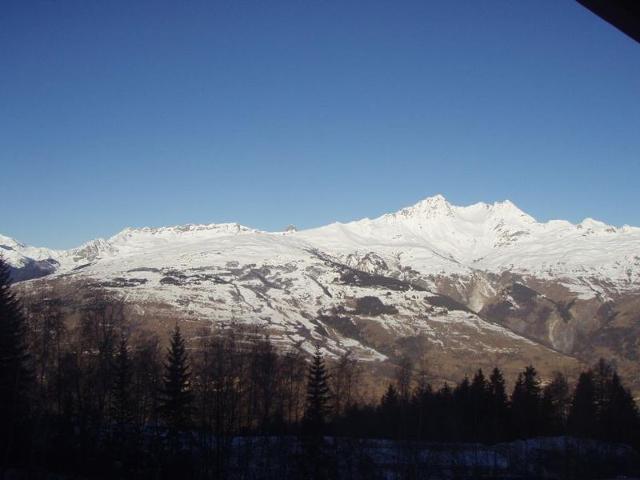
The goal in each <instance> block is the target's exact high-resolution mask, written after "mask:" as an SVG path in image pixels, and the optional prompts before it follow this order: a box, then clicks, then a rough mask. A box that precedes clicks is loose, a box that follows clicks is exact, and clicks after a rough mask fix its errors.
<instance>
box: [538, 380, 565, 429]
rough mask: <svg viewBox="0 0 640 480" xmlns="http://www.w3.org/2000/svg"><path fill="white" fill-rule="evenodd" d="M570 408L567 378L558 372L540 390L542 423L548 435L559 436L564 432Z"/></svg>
mask: <svg viewBox="0 0 640 480" xmlns="http://www.w3.org/2000/svg"><path fill="white" fill-rule="evenodd" d="M570 406H571V391H570V389H569V383H568V382H567V378H566V377H565V376H564V375H563V374H562V373H560V372H556V373H554V375H553V379H552V380H551V382H549V383H548V384H547V385H545V387H544V388H543V390H542V421H543V427H544V431H543V433H545V434H548V435H559V434H560V433H562V432H563V431H564V428H565V426H566V422H567V416H568V414H569V407H570Z"/></svg>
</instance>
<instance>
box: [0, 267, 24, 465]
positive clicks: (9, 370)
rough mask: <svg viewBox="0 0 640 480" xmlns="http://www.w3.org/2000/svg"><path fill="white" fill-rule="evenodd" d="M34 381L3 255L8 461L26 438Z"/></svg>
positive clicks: (2, 415) (0, 416) (3, 423)
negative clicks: (26, 425) (31, 389)
mask: <svg viewBox="0 0 640 480" xmlns="http://www.w3.org/2000/svg"><path fill="white" fill-rule="evenodd" d="M31 382H32V375H31V369H30V355H29V351H28V348H27V341H26V319H25V317H24V315H23V314H22V309H21V305H20V301H19V300H18V298H17V297H16V295H15V293H14V292H13V291H12V289H11V282H10V275H9V265H8V264H7V263H6V262H5V261H4V260H3V259H2V257H0V431H2V433H0V442H1V445H0V447H1V448H2V452H1V454H2V456H3V458H2V461H3V463H5V464H6V462H7V461H8V458H9V456H12V457H13V456H14V454H15V453H16V452H15V450H16V449H17V448H19V446H20V445H19V443H21V442H23V441H25V440H26V438H25V434H26V431H27V429H26V428H25V423H26V421H27V419H28V418H29V405H30V401H29V400H30V388H31Z"/></svg>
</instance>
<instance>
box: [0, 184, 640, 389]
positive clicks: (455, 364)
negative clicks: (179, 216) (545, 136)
mask: <svg viewBox="0 0 640 480" xmlns="http://www.w3.org/2000/svg"><path fill="white" fill-rule="evenodd" d="M0 248H2V249H3V251H4V252H8V254H7V253H5V256H6V258H7V259H8V261H9V262H10V263H11V264H12V265H13V267H14V268H15V272H16V275H15V278H16V280H20V279H24V278H26V277H28V276H29V273H30V271H29V268H28V266H29V265H34V263H30V262H40V263H35V265H38V266H41V265H44V267H42V268H41V269H40V270H38V271H37V272H35V273H36V274H34V275H32V276H33V277H36V276H41V275H42V274H46V276H44V277H43V278H39V279H34V280H32V281H29V282H21V283H20V288H21V289H22V290H23V292H24V293H25V295H31V296H32V297H37V296H38V294H39V293H38V292H42V291H43V289H51V288H54V287H56V288H58V287H60V286H61V285H74V289H75V291H76V292H81V291H84V290H91V289H104V290H107V291H110V292H112V293H115V294H117V295H120V296H123V297H125V298H126V299H127V301H128V302H129V303H130V304H131V305H135V306H136V307H137V309H136V312H138V313H137V314H139V315H142V316H146V317H148V318H152V317H153V318H169V317H175V316H179V317H180V318H183V319H185V320H190V321H193V322H199V324H201V325H203V326H205V327H206V326H207V325H217V326H220V325H226V326H228V325H234V324H238V323H242V324H245V325H254V326H260V328H263V329H265V330H267V331H268V332H269V333H270V335H271V336H272V338H273V339H274V340H275V341H276V342H279V343H281V344H282V345H283V347H284V346H286V345H289V346H290V345H294V346H297V347H299V348H303V349H305V350H309V351H310V350H311V349H312V348H313V347H314V344H315V343H318V342H320V343H322V344H323V345H324V346H325V347H326V349H327V351H329V352H332V353H339V352H341V351H344V350H347V349H350V350H353V351H354V352H355V353H356V354H357V355H358V356H359V357H360V358H361V359H363V360H371V361H377V360H381V361H384V360H388V359H390V360H392V361H393V360H394V359H397V358H399V357H400V356H403V355H409V356H411V357H413V358H414V360H415V361H416V362H423V361H427V362H429V363H431V364H432V365H433V364H438V371H439V372H441V374H442V375H443V377H444V378H447V376H449V378H455V377H456V376H459V375H460V374H462V373H469V372H468V371H467V369H468V368H470V366H471V365H473V366H475V365H480V366H482V365H484V366H486V367H490V366H492V365H493V364H501V365H503V366H504V367H506V368H507V369H508V368H514V369H515V368H520V367H521V366H522V364H524V363H527V362H534V363H536V365H537V366H539V367H540V368H541V369H542V370H543V371H544V369H545V367H548V369H552V368H561V367H564V368H573V367H575V365H576V364H577V363H576V361H575V360H574V359H573V356H574V355H577V356H578V357H579V358H580V359H582V360H584V361H590V360H591V359H592V358H591V355H592V354H595V352H596V351H597V350H598V349H596V348H592V349H589V348H588V347H587V346H588V345H594V344H597V345H602V346H603V349H601V350H600V351H602V352H605V351H606V352H607V353H608V354H609V355H610V356H614V357H619V359H620V361H621V362H622V363H623V364H624V365H625V366H626V367H627V368H628V369H632V368H633V367H634V365H635V366H637V363H638V362H640V360H638V359H636V358H634V355H635V353H634V352H635V349H634V348H632V347H630V346H629V344H628V342H627V343H626V344H625V346H624V348H622V347H621V348H619V349H617V348H616V347H615V342H614V341H612V340H611V337H612V336H615V335H620V329H617V330H616V329H612V326H611V325H610V323H611V319H610V318H609V317H610V316H611V315H614V317H615V315H616V314H615V312H617V311H618V310H620V311H622V310H624V312H623V313H624V315H625V317H624V318H625V322H624V329H626V330H625V331H635V330H634V328H635V323H634V322H635V321H638V323H640V320H638V319H636V320H634V317H633V315H632V314H631V317H630V316H629V315H630V312H629V307H628V305H635V303H634V302H633V301H632V300H630V299H632V298H635V296H636V295H638V293H639V292H640V256H639V255H640V229H638V228H633V227H626V226H625V227H622V228H615V227H610V226H607V225H605V224H603V223H600V222H597V221H594V220H589V219H587V220H585V221H583V222H582V223H580V224H578V225H574V224H571V223H569V222H565V221H551V222H546V223H540V222H537V221H536V220H535V219H533V218H532V217H531V216H529V215H527V214H526V213H524V212H522V211H521V210H519V209H518V208H517V207H516V206H515V205H513V204H512V203H511V202H508V201H507V202H500V203H495V204H491V205H490V204H485V203H478V204H475V205H471V206H467V207H458V206H454V205H451V204H449V203H448V202H447V201H446V200H445V199H444V197H442V196H435V197H431V198H428V199H425V200H423V201H421V202H419V203H418V204H416V205H414V206H412V207H408V208H405V209H402V210H400V211H398V212H395V213H392V214H387V215H383V216H381V217H379V218H376V219H363V220H359V221H355V222H350V223H346V224H340V223H336V224H331V225H327V226H324V227H320V228H316V229H311V230H304V231H293V230H291V231H287V232H275V233H269V232H262V231H258V230H254V229H251V228H248V227H243V226H241V225H238V224H212V225H186V226H180V227H164V228H143V229H126V230H123V231H122V232H120V233H118V234H117V235H115V236H113V237H111V238H109V239H107V240H95V241H92V242H88V243H87V244H85V245H83V246H81V247H78V248H75V249H71V250H66V251H57V250H48V249H36V248H33V247H27V246H25V245H22V244H19V243H18V242H15V241H13V240H11V239H9V238H8V237H0ZM43 262H44V263H43ZM78 301H79V300H78ZM73 302H74V300H69V303H73ZM604 311H606V312H609V313H608V314H606V315H605V314H603V313H602V312H604ZM611 312H613V313H611ZM620 328H622V327H620ZM607 332H613V333H607ZM594 342H595V343H594ZM604 346H606V347H607V348H606V350H605V349H604Z"/></svg>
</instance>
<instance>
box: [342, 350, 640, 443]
mask: <svg viewBox="0 0 640 480" xmlns="http://www.w3.org/2000/svg"><path fill="white" fill-rule="evenodd" d="M402 385H403V383H396V384H390V385H389V387H388V389H387V391H386V393H385V394H384V396H383V397H382V398H381V400H380V403H379V404H378V405H376V406H366V405H365V406H362V405H353V406H352V407H351V408H349V409H348V410H347V411H346V412H345V414H344V415H342V416H341V417H340V418H338V419H336V420H335V422H336V423H335V427H336V429H337V431H338V432H339V433H340V434H349V435H358V436H371V437H387V438H393V439H398V440H406V439H415V440H429V441H447V442H482V443H497V442H504V441H509V440H514V439H526V438H534V437H539V436H558V435H572V436H576V437H582V438H594V439H599V440H603V441H608V442H623V443H628V444H634V445H637V442H638V440H639V439H640V437H639V434H640V431H639V428H638V427H639V422H638V411H637V408H636V404H635V402H634V400H633V397H632V396H631V393H630V392H629V390H627V389H626V388H625V387H624V385H623V384H622V382H621V380H620V377H619V376H618V374H617V373H616V371H615V368H614V367H613V366H612V365H611V364H609V363H607V362H606V361H604V360H600V361H599V362H598V363H597V364H596V365H595V366H594V367H593V368H592V369H589V370H588V371H586V372H583V373H582V374H581V375H580V377H579V380H578V382H577V385H576V386H575V388H574V389H573V390H572V389H571V388H570V386H569V383H568V381H567V379H566V377H565V376H564V375H563V374H561V373H555V374H554V376H553V378H552V379H551V381H549V382H548V383H546V384H545V385H544V386H543V385H542V383H541V381H540V379H539V378H538V374H537V372H536V370H535V368H534V367H533V366H528V367H526V368H525V369H524V371H523V372H522V373H520V374H519V375H518V377H517V380H516V382H515V385H514V387H513V390H512V391H511V394H510V395H508V394H507V390H506V386H505V379H504V376H503V374H502V372H501V371H500V369H498V368H495V369H493V371H492V372H491V373H490V375H489V376H488V377H487V376H485V374H484V372H483V371H482V370H478V371H477V372H476V374H475V375H474V376H473V377H472V378H471V379H469V378H465V379H464V380H462V381H461V382H460V383H458V384H457V385H455V386H449V385H447V384H445V385H443V386H442V387H440V388H439V389H437V390H435V389H434V388H433V387H432V386H431V385H430V384H429V383H426V382H418V385H417V386H416V387H415V388H414V389H408V388H403V387H402ZM405 385H406V384H405Z"/></svg>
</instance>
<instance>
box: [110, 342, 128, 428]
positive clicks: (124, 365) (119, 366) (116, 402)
mask: <svg viewBox="0 0 640 480" xmlns="http://www.w3.org/2000/svg"><path fill="white" fill-rule="evenodd" d="M114 363H115V365H114V367H115V380H114V385H113V398H112V402H113V404H112V409H113V419H114V421H115V422H116V425H117V427H118V429H119V430H120V431H121V430H122V429H123V428H124V427H125V426H126V425H127V424H130V423H131V422H132V421H133V405H132V403H131V402H132V400H133V399H132V395H131V380H132V374H133V372H132V365H131V359H130V358H129V345H128V341H127V337H126V336H124V335H123V336H122V338H121V339H120V346H119V348H118V352H117V353H116V358H115V362H114Z"/></svg>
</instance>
